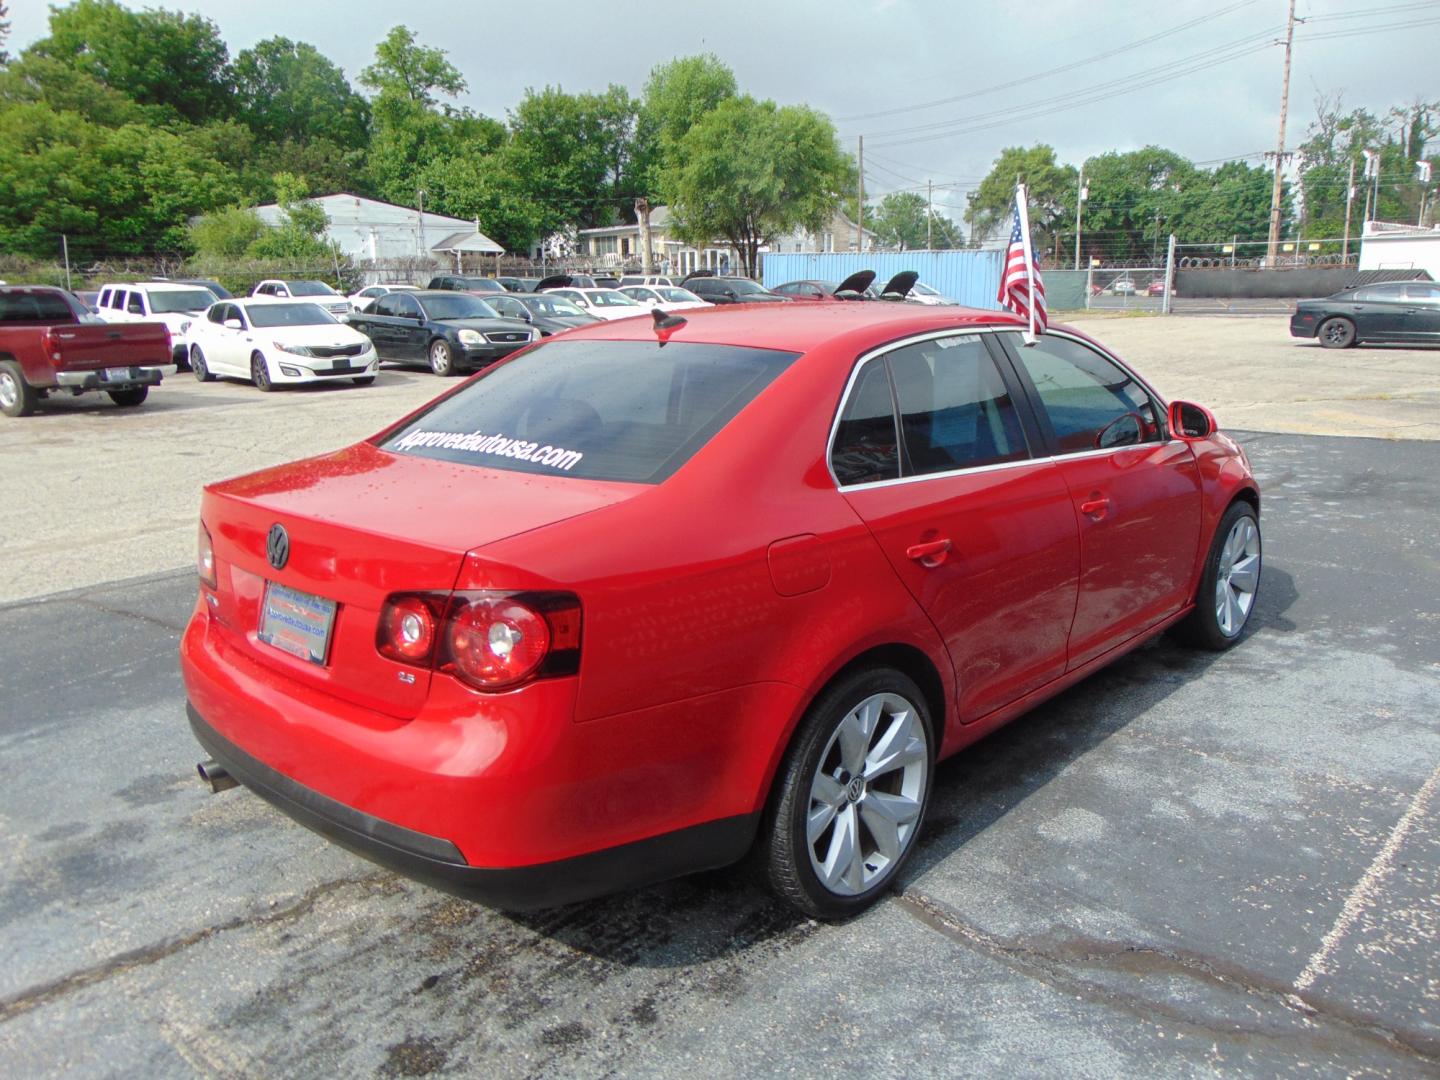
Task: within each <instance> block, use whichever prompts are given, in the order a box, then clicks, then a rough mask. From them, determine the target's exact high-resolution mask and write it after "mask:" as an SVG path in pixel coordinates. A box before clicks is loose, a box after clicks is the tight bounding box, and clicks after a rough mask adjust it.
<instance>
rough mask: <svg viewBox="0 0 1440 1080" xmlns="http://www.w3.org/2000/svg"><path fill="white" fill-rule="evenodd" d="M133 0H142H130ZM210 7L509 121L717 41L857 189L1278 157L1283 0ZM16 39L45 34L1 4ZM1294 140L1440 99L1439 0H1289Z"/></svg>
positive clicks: (236, 45)
mask: <svg viewBox="0 0 1440 1080" xmlns="http://www.w3.org/2000/svg"><path fill="white" fill-rule="evenodd" d="M132 6H136V7H140V6H149V5H142V4H135V5H132ZM161 6H165V7H182V8H183V9H184V10H187V11H193V12H198V13H200V14H203V15H205V16H207V17H209V18H211V19H213V20H214V21H215V22H216V23H217V24H218V25H219V27H220V29H221V32H222V33H223V35H224V37H225V39H226V41H227V42H228V43H229V46H230V50H231V54H232V55H233V54H234V53H236V52H238V51H239V50H241V49H243V48H245V47H247V46H249V45H253V44H254V43H255V42H256V41H258V40H261V39H263V38H266V37H270V36H273V35H284V36H286V37H290V38H295V39H298V40H303V41H309V42H310V43H312V44H313V45H315V46H316V47H317V48H318V49H320V51H321V52H323V53H325V54H326V55H327V56H329V57H330V58H331V59H332V60H334V61H335V62H336V63H337V64H339V65H340V66H341V67H343V68H344V69H345V73H346V74H347V75H348V76H350V77H351V79H352V80H353V79H354V77H355V76H356V74H357V73H358V72H359V71H360V69H361V68H363V67H364V66H365V65H366V64H368V63H369V62H370V60H371V58H372V56H373V51H374V46H375V43H376V42H377V41H378V40H379V39H380V38H382V37H383V36H384V35H385V33H386V32H387V31H388V30H389V28H390V27H392V26H394V25H396V24H397V23H399V22H404V23H405V24H406V25H408V26H410V27H411V28H412V29H413V30H414V31H415V32H416V34H417V35H418V37H419V38H420V40H421V41H422V42H424V43H425V44H428V45H434V46H439V47H441V48H443V49H445V50H447V51H448V53H449V55H450V59H451V60H452V61H453V62H454V63H455V65H456V66H457V67H459V69H460V70H461V72H463V74H464V75H465V78H466V80H467V81H468V83H469V92H468V93H467V94H466V95H465V96H464V97H463V98H462V103H463V104H466V105H469V106H470V107H472V108H474V109H477V110H479V111H480V112H483V113H486V114H488V115H491V116H495V117H500V118H503V117H504V116H505V114H506V111H507V110H508V109H510V108H512V107H513V106H514V105H515V103H516V102H517V101H518V100H519V98H520V96H521V94H522V93H523V92H524V89H525V87H527V86H533V87H541V86H545V85H558V86H560V87H563V88H564V89H565V90H568V91H572V92H577V91H584V90H597V89H602V88H603V87H605V86H606V85H607V84H608V83H612V82H613V83H620V84H623V85H624V86H627V87H629V88H630V90H631V91H632V92H635V93H638V92H639V91H640V89H641V88H642V87H643V86H644V83H645V80H646V77H647V76H648V75H649V73H650V70H651V68H653V67H654V66H655V65H656V64H659V63H663V62H664V61H666V60H669V59H672V58H674V57H676V56H685V55H689V54H692V53H698V52H713V53H715V54H716V55H717V56H719V57H720V58H721V59H722V60H723V61H725V63H727V64H729V65H730V66H731V67H732V68H733V69H734V71H735V73H736V76H737V77H738V80H739V83H740V86H741V89H742V90H744V91H746V92H748V93H751V94H754V95H755V96H757V97H767V98H773V99H775V100H776V101H779V102H781V103H792V102H804V103H808V104H810V105H812V106H814V107H816V108H818V109H821V110H823V111H824V112H826V113H828V114H829V115H830V116H831V117H832V118H834V120H835V122H836V127H837V129H838V131H839V132H840V134H841V136H842V142H843V143H844V145H845V146H846V147H847V148H849V149H851V150H852V151H853V149H854V147H855V144H856V136H857V135H864V137H865V152H866V153H865V157H866V162H865V164H866V168H865V172H866V174H867V178H868V179H867V194H871V193H874V194H880V193H883V192H885V191H891V190H898V189H906V188H912V189H913V188H919V189H922V190H923V188H924V185H925V182H926V181H927V180H933V181H934V182H935V184H936V186H937V191H936V203H937V207H945V208H948V209H950V210H951V211H952V216H955V217H959V216H960V213H959V211H960V210H962V209H963V206H964V192H965V191H966V190H967V189H968V188H970V187H973V186H974V185H975V184H976V183H978V182H979V180H980V179H981V178H982V177H983V176H984V175H985V173H986V172H987V171H988V170H989V167H990V165H991V163H992V162H993V161H994V159H995V156H996V155H997V154H998V153H999V151H1000V150H1001V148H1003V147H1006V146H1014V145H1029V144H1032V143H1036V142H1046V143H1050V144H1051V145H1053V146H1054V147H1055V148H1056V150H1057V151H1058V152H1059V155H1060V157H1061V159H1062V160H1064V161H1068V162H1072V163H1078V162H1080V161H1081V160H1083V159H1084V158H1085V157H1086V156H1087V155H1090V154H1096V153H1102V152H1104V151H1106V150H1111V149H1120V150H1125V149H1133V148H1136V147H1140V146H1144V145H1147V144H1151V143H1153V144H1158V145H1162V146H1166V147H1168V148H1170V149H1173V150H1176V151H1178V152H1180V153H1182V154H1184V155H1186V156H1187V157H1189V158H1191V159H1192V160H1195V161H1202V162H1210V161H1213V160H1216V159H1226V158H1232V157H1249V158H1250V160H1252V161H1256V160H1259V155H1260V154H1261V153H1263V152H1264V151H1266V150H1273V149H1274V146H1275V139H1276V123H1277V118H1278V115H1279V97H1280V82H1281V69H1282V60H1283V49H1282V48H1281V47H1280V45H1279V44H1278V41H1279V40H1280V39H1281V38H1282V37H1283V34H1284V25H1285V9H1286V0H1168V2H1166V0H1161V2H1156V0H1032V2H1029V3H1015V2H1013V0H997V2H990V3H981V2H978V0H946V2H941V0H930V2H921V0H868V2H867V0H831V2H822V0H767V2H756V0H711V2H708V3H705V4H703V5H702V4H693V3H690V2H688V0H676V2H672V3H670V4H664V5H637V4H631V3H624V2H621V0H612V2H609V3H599V2H588V3H583V4H579V3H571V2H565V0H551V2H550V3H546V4H507V3H485V4H483V5H482V4H480V3H476V2H474V0H470V2H465V0H456V2H451V3H438V2H432V0H413V2H411V3H409V4H406V5H397V4H395V3H393V0H386V2H379V0H346V3H345V4H344V6H343V9H342V7H341V6H340V5H338V4H335V3H328V2H327V3H311V4H305V3H298V4H297V3H295V2H294V0H246V2H245V3H235V2H234V0H165V2H164V3H163V4H162V5H161ZM10 8H11V20H12V24H13V27H12V40H11V48H12V50H16V51H18V50H19V49H21V48H23V47H24V46H25V45H26V44H28V43H29V42H30V41H33V40H34V39H36V38H38V37H41V36H43V35H44V33H45V20H46V7H45V5H44V4H42V3H41V2H39V0H19V2H12V3H11V4H10ZM1296 13H1297V15H1298V16H1299V17H1300V18H1302V19H1305V20H1306V22H1305V23H1303V24H1302V25H1300V26H1298V27H1297V29H1296V47H1295V62H1294V72H1293V75H1292V82H1291V114H1290V138H1289V140H1288V141H1289V142H1290V144H1291V145H1294V143H1295V142H1296V141H1298V140H1299V139H1300V138H1303V134H1304V131H1305V128H1306V126H1307V125H1308V124H1309V123H1310V122H1311V120H1313V118H1314V116H1315V101H1316V98H1317V97H1318V96H1320V95H1325V96H1329V97H1334V96H1336V95H1340V96H1342V97H1343V100H1344V101H1345V103H1346V104H1347V106H1348V105H1355V106H1365V107H1368V108H1370V109H1372V110H1374V111H1377V112H1382V113H1383V112H1384V111H1385V110H1386V109H1388V108H1389V107H1390V106H1391V105H1397V104H1401V103H1405V102H1410V101H1414V100H1416V99H1417V98H1421V99H1428V100H1435V99H1437V98H1440V70H1437V66H1436V57H1437V56H1440V0H1298V4H1297V9H1296Z"/></svg>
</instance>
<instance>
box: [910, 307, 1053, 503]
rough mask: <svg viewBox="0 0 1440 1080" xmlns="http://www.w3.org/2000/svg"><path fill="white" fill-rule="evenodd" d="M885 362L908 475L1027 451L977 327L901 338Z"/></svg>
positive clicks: (992, 462) (950, 469)
mask: <svg viewBox="0 0 1440 1080" xmlns="http://www.w3.org/2000/svg"><path fill="white" fill-rule="evenodd" d="M889 363H890V377H891V378H892V379H893V380H894V383H895V398H896V400H897V401H898V402H899V404H900V429H901V431H902V432H903V434H904V436H905V451H906V454H907V456H908V457H909V461H910V470H909V471H910V472H911V473H912V474H913V475H916V476H924V475H925V474H927V473H942V472H953V471H954V470H956V469H973V468H979V467H980V466H983V465H999V464H1001V463H1003V462H1007V461H1019V460H1020V459H1022V458H1025V457H1028V456H1029V449H1028V447H1027V446H1026V445H1025V432H1024V429H1023V428H1022V427H1021V425H1020V416H1019V414H1018V413H1017V412H1016V411H1015V405H1014V403H1013V402H1012V401H1011V400H1010V393H1009V391H1008V390H1007V389H1006V388H1005V380H1004V379H1003V378H1002V377H1001V375H1000V371H999V369H998V368H996V366H995V361H994V360H992V359H991V358H990V352H989V350H988V349H986V348H985V343H984V342H983V341H982V340H981V338H980V335H979V334H964V335H960V336H957V337H944V338H937V339H935V340H932V341H921V342H917V343H916V344H914V345H906V346H904V347H903V348H899V349H896V350H895V351H894V352H893V353H891V354H890V356H889Z"/></svg>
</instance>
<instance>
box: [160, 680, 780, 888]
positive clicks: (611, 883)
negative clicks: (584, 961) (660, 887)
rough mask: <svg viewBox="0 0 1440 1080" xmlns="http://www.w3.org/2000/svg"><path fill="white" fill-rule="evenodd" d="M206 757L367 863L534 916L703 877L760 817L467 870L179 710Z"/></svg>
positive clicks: (740, 851) (420, 839) (432, 845)
mask: <svg viewBox="0 0 1440 1080" xmlns="http://www.w3.org/2000/svg"><path fill="white" fill-rule="evenodd" d="M185 708H186V712H187V713H188V714H189V718H190V728H191V730H192V731H193V732H194V734H195V738H196V740H197V741H198V742H199V743H200V745H201V746H202V747H204V749H205V751H206V753H208V754H209V755H210V756H211V757H212V758H214V759H215V760H216V761H217V762H219V763H220V765H221V766H223V767H224V768H225V770H226V771H227V772H229V773H230V775H231V776H233V777H234V778H235V779H236V780H238V781H239V782H240V783H242V784H244V785H245V786H246V787H247V788H249V789H250V790H251V791H253V792H254V793H255V794H256V795H259V796H260V797H261V798H262V799H265V800H266V801H267V802H269V803H271V804H272V805H274V806H275V807H276V808H277V809H279V810H281V811H283V812H284V813H286V814H288V815H289V816H290V817H292V818H294V819H295V820H296V821H298V822H299V823H300V824H302V825H304V826H306V827H307V828H310V829H313V830H314V831H316V832H318V833H320V834H321V835H323V836H325V837H327V838H329V839H330V840H333V841H334V842H335V843H337V844H339V845H340V846H342V847H344V848H347V849H348V850H350V851H353V852H354V853H355V854H357V855H360V856H363V857H364V858H367V859H369V860H371V861H372V862H376V863H379V864H380V865H381V866H384V867H387V868H388V869H391V870H394V871H396V872H397V873H400V874H403V875H404V876H406V877H409V878H414V879H415V880H417V881H421V882H424V883H425V884H426V885H429V886H431V887H433V888H436V889H440V890H443V891H444V892H448V893H452V894H454V895H456V896H460V897H463V898H465V899H467V900H477V901H479V902H480V903H483V904H486V905H487V906H490V907H494V908H499V909H501V910H505V911H535V910H540V909H544V908H551V907H558V906H560V905H562V904H569V903H574V902H576V901H579V900H589V899H592V898H594V897H597V896H603V895H605V894H607V893H614V892H620V891H623V890H626V889H634V888H638V887H640V886H643V885H651V884H654V883H656V882H659V881H665V880H668V879H670V878H675V877H680V876H682V875H684V874H692V873H696V872H698V871H701V870H712V869H715V868H717V867H721V866H728V865H730V864H731V863H734V862H737V861H739V860H740V859H741V858H743V857H744V855H745V853H746V852H747V851H749V849H750V846H751V844H752V843H753V842H754V839H755V832H756V829H757V828H758V827H759V823H760V814H759V813H758V812H757V813H752V814H739V815H736V816H734V817H728V818H720V819H718V820H715V821H707V822H704V823H702V824H700V825H692V826H689V827H687V828H683V829H677V830H675V831H674V832H668V833H662V834H660V835H659V836H652V837H648V838H646V839H644V840H637V841H635V842H633V843H629V844H621V845H619V846H617V847H612V848H605V849H604V850H601V851H593V852H589V853H587V854H584V855H577V856H575V857H573V858H569V859H560V860H557V861H555V862H549V863H539V864H536V865H533V866H519V867H507V868H490V867H478V866H471V865H470V864H468V863H467V862H466V861H465V858H464V856H463V855H461V854H460V850H459V848H457V847H456V846H455V845H454V844H453V843H451V842H450V841H449V840H446V839H443V838H441V837H436V836H430V835H427V834H426V833H422V832H417V831H415V830H413V829H407V828H404V827H403V826H400V825H395V824H393V823H391V822H388V821H384V820H382V819H380V818H377V817H374V816H373V815H370V814H366V813H364V812H362V811H360V810H356V809H355V808H354V807H351V806H346V805H345V804H344V803H341V802H337V801H336V800H334V799H331V798H329V797H328V796H325V795H322V794H320V792H318V791H315V790H314V789H312V788H308V787H306V786H304V785H303V784H299V783H297V782H296V781H294V780H292V779H290V778H289V777H288V776H285V775H284V774H283V773H281V772H278V771H277V770H275V769H273V768H271V767H270V766H269V765H266V764H265V763H264V762H263V761H260V760H258V759H257V758H255V757H253V756H251V755H250V754H248V753H246V752H245V751H244V750H242V749H240V747H238V746H236V745H235V744H234V743H232V742H230V740H228V739H226V738H225V737H224V736H223V735H221V734H220V733H219V732H217V731H216V730H215V729H214V728H212V727H211V726H210V725H209V724H208V723H206V722H205V720H204V718H203V717H202V716H201V715H200V714H199V712H197V711H196V709H195V707H194V706H193V705H190V704H189V703H188V702H187V703H186V706H185Z"/></svg>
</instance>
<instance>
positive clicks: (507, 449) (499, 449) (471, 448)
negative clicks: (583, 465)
mask: <svg viewBox="0 0 1440 1080" xmlns="http://www.w3.org/2000/svg"><path fill="white" fill-rule="evenodd" d="M417 447H434V448H437V449H440V450H463V451H466V452H468V453H472V454H493V455H494V456H496V457H509V458H516V459H518V460H520V461H533V462H535V463H536V464H538V465H549V466H550V467H551V468H554V469H563V470H565V471H567V472H568V471H569V470H570V469H573V468H574V467H575V466H576V465H577V464H579V462H580V461H581V459H583V458H584V457H585V455H584V454H583V453H581V452H580V451H579V450H567V449H565V448H564V447H563V446H550V445H548V444H547V445H545V446H541V445H540V444H539V443H533V442H527V441H525V440H524V439H512V438H509V437H508V436H506V435H486V434H485V433H484V432H483V431H470V432H463V431H412V432H410V433H409V434H407V435H405V436H404V437H402V438H401V439H400V440H399V441H398V442H396V443H395V445H394V447H393V449H395V450H413V449H415V448H417Z"/></svg>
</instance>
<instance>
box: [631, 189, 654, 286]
mask: <svg viewBox="0 0 1440 1080" xmlns="http://www.w3.org/2000/svg"><path fill="white" fill-rule="evenodd" d="M635 216H636V217H637V218H639V219H640V261H641V263H642V264H643V265H642V268H641V270H640V272H641V273H642V274H649V273H651V269H650V268H651V266H652V265H653V255H654V252H653V249H652V247H651V240H650V200H649V199H643V198H642V199H636V200H635Z"/></svg>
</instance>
